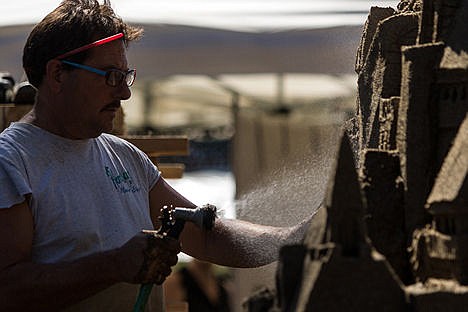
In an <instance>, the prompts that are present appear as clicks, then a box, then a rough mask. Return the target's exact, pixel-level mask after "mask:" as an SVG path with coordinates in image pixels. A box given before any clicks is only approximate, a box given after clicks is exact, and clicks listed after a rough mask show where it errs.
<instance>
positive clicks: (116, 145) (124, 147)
mask: <svg viewBox="0 0 468 312" xmlns="http://www.w3.org/2000/svg"><path fill="white" fill-rule="evenodd" d="M97 139H98V142H99V144H103V145H107V146H110V147H111V148H113V149H116V150H119V151H127V152H130V153H134V152H138V153H140V152H141V151H140V150H139V149H138V147H136V146H135V145H133V144H132V143H130V142H128V141H127V140H125V139H123V138H121V137H119V136H117V135H114V134H110V133H102V134H101V135H100V136H99V137H98V138H97Z"/></svg>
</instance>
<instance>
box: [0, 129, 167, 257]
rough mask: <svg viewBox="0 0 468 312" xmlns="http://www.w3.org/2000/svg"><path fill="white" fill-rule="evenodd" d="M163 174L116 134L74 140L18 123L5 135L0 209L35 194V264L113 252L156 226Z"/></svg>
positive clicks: (0, 147)
mask: <svg viewBox="0 0 468 312" xmlns="http://www.w3.org/2000/svg"><path fill="white" fill-rule="evenodd" d="M159 177H160V173H159V171H158V170H157V168H156V166H155V165H154V164H153V163H152V162H151V160H150V159H149V158H148V157H147V156H146V155H145V154H144V153H143V152H142V151H140V150H138V149H137V148H136V147H135V146H133V145H131V144H130V143H128V142H126V141H124V140H122V139H120V138H118V137H116V136H113V135H110V134H102V135H100V136H99V137H97V138H93V139H85V140H71V139H66V138H63V137H60V136H57V135H54V134H52V133H50V132H47V131H45V130H43V129H41V128H39V127H36V126H34V125H31V124H27V123H20V122H17V123H13V124H12V125H10V127H8V128H7V129H5V130H4V131H3V132H2V133H1V134H0V185H1V191H0V209H6V208H9V207H11V206H12V205H14V204H18V203H21V202H23V201H24V200H25V198H26V197H25V195H27V194H30V199H29V202H28V204H29V207H30V208H31V211H32V214H33V218H34V240H33V247H32V257H33V261H34V262H36V263H56V262H61V261H70V260H74V259H77V258H80V257H83V256H86V255H89V254H92V253H96V252H101V251H105V250H109V249H113V248H116V247H119V246H121V245H123V244H124V243H125V242H126V241H127V240H129V239H130V238H132V237H133V236H134V235H135V234H136V233H138V232H139V231H141V230H142V229H152V228H153V225H152V223H151V219H150V212H149V191H150V190H151V188H152V187H153V186H154V185H155V183H156V182H157V180H158V179H159Z"/></svg>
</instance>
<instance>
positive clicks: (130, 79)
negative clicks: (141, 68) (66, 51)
mask: <svg viewBox="0 0 468 312" xmlns="http://www.w3.org/2000/svg"><path fill="white" fill-rule="evenodd" d="M61 62H62V63H65V64H68V65H71V66H74V67H77V68H81V69H84V70H87V71H90V72H93V73H96V74H98V75H101V76H104V77H106V84H107V85H108V86H111V87H117V86H119V85H121V84H122V82H124V81H125V83H126V84H127V86H129V87H131V86H132V85H133V83H134V82H135V78H136V69H129V70H127V71H126V72H124V71H121V70H118V69H109V70H107V71H104V70H100V69H97V68H94V67H91V66H87V65H83V64H78V63H74V62H70V61H66V60H62V61H61Z"/></svg>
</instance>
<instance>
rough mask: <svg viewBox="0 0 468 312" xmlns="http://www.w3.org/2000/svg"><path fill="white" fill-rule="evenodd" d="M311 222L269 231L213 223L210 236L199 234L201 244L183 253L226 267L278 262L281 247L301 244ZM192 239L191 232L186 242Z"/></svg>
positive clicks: (254, 226)
mask: <svg viewBox="0 0 468 312" xmlns="http://www.w3.org/2000/svg"><path fill="white" fill-rule="evenodd" d="M311 218H312V217H311ZM311 218H309V219H308V220H304V221H303V222H301V223H300V224H298V225H296V226H293V227H272V226H264V225H258V224H252V223H249V222H244V221H240V220H229V219H217V220H216V224H215V227H214V229H213V230H212V231H211V232H209V231H204V232H202V234H201V235H202V237H200V238H199V239H200V242H201V243H200V244H195V245H194V246H197V247H195V248H188V249H186V250H184V251H185V252H187V253H189V254H190V255H193V256H194V257H196V258H200V259H202V260H205V261H209V262H213V263H216V264H220V265H225V266H230V267H245V268H247V267H258V266H262V265H266V264H268V263H271V262H273V261H275V260H277V259H278V255H279V250H280V248H281V247H282V246H284V245H289V244H295V243H299V242H301V241H302V239H303V238H304V236H305V233H306V231H307V229H308V226H309V223H310V220H311ZM193 235H194V234H193V232H192V234H191V236H192V237H190V238H189V239H196V238H195V237H194V236H193ZM195 235H196V234H195ZM186 238H187V236H186ZM187 245H190V246H192V244H187ZM182 246H184V244H182Z"/></svg>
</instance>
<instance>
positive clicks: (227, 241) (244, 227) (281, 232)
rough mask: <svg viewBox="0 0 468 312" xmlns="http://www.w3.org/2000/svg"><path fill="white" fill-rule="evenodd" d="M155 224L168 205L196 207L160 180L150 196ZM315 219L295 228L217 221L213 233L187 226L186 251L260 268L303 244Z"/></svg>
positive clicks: (220, 261) (219, 261) (203, 257)
mask: <svg viewBox="0 0 468 312" xmlns="http://www.w3.org/2000/svg"><path fill="white" fill-rule="evenodd" d="M150 205H151V214H152V218H153V222H157V217H158V215H159V212H160V209H161V208H162V207H163V206H165V205H173V206H176V207H177V206H179V207H189V208H190V207H195V205H194V204H193V203H191V202H190V201H189V200H188V199H186V198H184V197H183V196H182V195H181V194H179V193H178V192H177V191H175V190H174V189H173V188H172V187H171V186H170V185H169V184H168V183H167V182H166V181H164V179H163V178H160V179H159V181H158V182H157V183H156V185H155V186H154V187H153V189H152V190H151V193H150ZM310 220H311V219H308V220H304V221H303V222H301V223H300V224H298V225H296V226H293V227H272V226H264V225H259V224H253V223H249V222H245V221H241V220H229V219H216V221H215V225H214V228H213V229H212V230H210V231H206V230H200V229H199V228H198V227H196V226H195V225H193V224H192V223H190V222H186V223H185V227H184V230H183V232H182V234H181V237H180V240H181V244H182V251H183V252H185V253H187V254H189V255H191V256H193V257H195V258H197V259H200V260H204V261H208V262H212V263H216V264H219V265H224V266H230V267H257V266H261V265H265V264H268V263H271V262H273V261H275V260H276V259H277V257H278V254H279V249H280V248H281V246H283V245H285V244H294V243H297V242H300V241H301V240H302V239H303V238H304V236H305V233H306V231H307V228H308V225H309V223H310Z"/></svg>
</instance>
